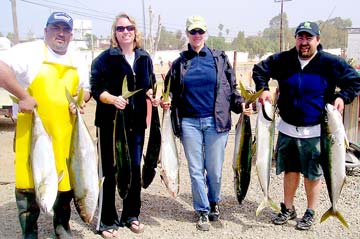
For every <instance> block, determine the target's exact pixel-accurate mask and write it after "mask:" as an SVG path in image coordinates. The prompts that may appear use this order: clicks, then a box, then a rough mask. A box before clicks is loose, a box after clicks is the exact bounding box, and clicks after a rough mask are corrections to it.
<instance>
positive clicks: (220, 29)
mask: <svg viewBox="0 0 360 239" xmlns="http://www.w3.org/2000/svg"><path fill="white" fill-rule="evenodd" d="M218 29H219V34H218V36H219V37H222V36H223V32H222V31H223V29H224V25H223V24H221V23H220V24H219V26H218Z"/></svg>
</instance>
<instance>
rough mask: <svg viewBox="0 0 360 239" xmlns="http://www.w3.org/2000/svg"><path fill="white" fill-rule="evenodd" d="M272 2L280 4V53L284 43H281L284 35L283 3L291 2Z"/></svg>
mask: <svg viewBox="0 0 360 239" xmlns="http://www.w3.org/2000/svg"><path fill="white" fill-rule="evenodd" d="M274 1H275V2H280V3H281V7H280V33H279V38H280V51H282V50H283V49H284V43H283V38H284V34H283V12H284V1H285V2H290V1H291V0H274Z"/></svg>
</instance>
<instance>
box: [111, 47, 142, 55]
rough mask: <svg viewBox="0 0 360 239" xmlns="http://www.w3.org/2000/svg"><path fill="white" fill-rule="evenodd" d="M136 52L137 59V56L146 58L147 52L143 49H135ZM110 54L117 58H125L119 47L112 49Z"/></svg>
mask: <svg viewBox="0 0 360 239" xmlns="http://www.w3.org/2000/svg"><path fill="white" fill-rule="evenodd" d="M134 51H135V56H136V57H137V56H146V55H147V53H146V51H144V50H143V49H141V48H137V47H135V48H134ZM109 53H110V55H114V56H116V55H119V56H125V55H124V53H123V52H122V51H121V49H120V48H118V47H110V49H109Z"/></svg>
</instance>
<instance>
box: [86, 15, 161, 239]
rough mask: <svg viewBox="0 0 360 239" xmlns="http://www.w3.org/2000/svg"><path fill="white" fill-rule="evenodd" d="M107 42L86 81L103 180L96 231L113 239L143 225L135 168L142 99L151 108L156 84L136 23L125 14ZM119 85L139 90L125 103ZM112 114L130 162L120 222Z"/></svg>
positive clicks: (142, 124) (138, 155) (144, 112)
mask: <svg viewBox="0 0 360 239" xmlns="http://www.w3.org/2000/svg"><path fill="white" fill-rule="evenodd" d="M111 36H112V37H111V46H110V47H109V49H107V50H105V51H104V52H102V53H101V54H100V55H99V56H98V57H97V58H96V59H94V61H93V63H92V66H91V77H90V84H91V91H92V95H93V97H94V99H95V100H96V102H97V106H96V115H95V125H96V126H97V127H98V137H99V139H100V140H99V144H100V152H99V153H100V154H101V160H102V171H103V176H104V177H105V181H104V184H103V190H102V195H101V197H102V205H100V207H101V209H100V211H101V215H100V225H98V228H97V230H98V232H99V233H101V235H102V236H103V237H104V238H109V237H115V236H116V233H117V229H118V228H119V227H123V226H127V227H128V228H129V229H130V230H131V231H133V232H135V233H139V232H142V231H143V228H144V225H143V224H141V223H140V222H139V218H138V217H139V214H140V208H141V197H140V193H141V177H140V163H141V157H142V151H143V145H144V135H145V129H146V115H147V106H146V98H147V97H148V98H149V99H150V100H151V102H152V103H153V105H154V106H155V105H156V102H155V100H154V99H153V97H152V89H151V85H152V83H154V81H155V77H154V73H153V63H152V60H151V58H150V56H149V54H148V53H147V52H146V51H145V50H143V49H142V48H141V34H140V32H139V30H138V27H137V25H136V23H135V20H134V19H133V18H132V17H130V16H129V15H127V14H125V13H122V14H119V15H118V16H116V18H115V20H114V23H113V25H112V28H111ZM124 79H127V86H128V89H129V90H130V91H135V90H138V89H142V90H141V91H139V92H138V93H136V94H135V95H133V96H132V97H131V98H129V99H125V98H124V97H123V96H122V94H123V93H124V92H122V85H123V80H124ZM117 110H122V111H123V113H124V119H125V131H126V138H127V143H128V149H129V156H130V161H131V172H130V173H131V181H130V184H129V185H130V188H129V191H128V193H127V195H126V197H123V210H122V215H121V218H120V219H119V218H118V214H117V210H116V206H115V189H116V172H117V170H116V166H114V158H115V156H114V152H113V144H114V139H113V130H114V123H113V122H114V119H115V115H116V111H117ZM116 140H117V139H115V141H116ZM118 183H119V182H118Z"/></svg>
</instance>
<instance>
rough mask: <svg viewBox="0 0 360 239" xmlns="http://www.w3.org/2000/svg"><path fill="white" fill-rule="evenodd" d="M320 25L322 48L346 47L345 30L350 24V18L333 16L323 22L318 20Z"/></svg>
mask: <svg viewBox="0 0 360 239" xmlns="http://www.w3.org/2000/svg"><path fill="white" fill-rule="evenodd" d="M318 24H319V26H320V34H321V44H322V45H323V47H324V48H342V49H344V48H345V47H346V43H347V31H346V28H348V27H351V26H352V22H351V20H350V19H342V18H340V17H335V18H332V19H329V20H327V21H325V22H323V21H318Z"/></svg>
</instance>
